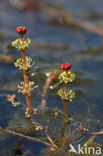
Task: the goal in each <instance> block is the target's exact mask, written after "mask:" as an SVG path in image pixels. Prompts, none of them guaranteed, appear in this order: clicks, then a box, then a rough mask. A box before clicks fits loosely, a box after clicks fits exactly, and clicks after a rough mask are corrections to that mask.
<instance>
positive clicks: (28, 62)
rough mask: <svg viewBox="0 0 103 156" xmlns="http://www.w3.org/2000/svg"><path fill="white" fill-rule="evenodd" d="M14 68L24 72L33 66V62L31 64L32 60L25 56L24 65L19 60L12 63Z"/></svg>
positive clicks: (21, 60)
mask: <svg viewBox="0 0 103 156" xmlns="http://www.w3.org/2000/svg"><path fill="white" fill-rule="evenodd" d="M14 65H15V67H19V69H20V70H23V71H26V70H28V69H30V68H31V67H32V66H34V65H35V62H32V58H31V57H28V56H26V65H25V64H24V63H23V59H21V58H19V59H17V60H16V62H14Z"/></svg>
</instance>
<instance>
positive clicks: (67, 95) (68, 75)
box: [57, 63, 76, 121]
mask: <svg viewBox="0 0 103 156" xmlns="http://www.w3.org/2000/svg"><path fill="white" fill-rule="evenodd" d="M70 68H71V64H69V63H64V64H61V70H62V72H61V73H60V74H59V76H58V79H59V81H60V83H64V84H65V87H64V88H63V89H59V90H58V93H57V94H58V95H59V96H60V97H61V99H62V100H63V101H64V115H65V120H66V121H68V101H72V99H73V98H75V92H73V91H72V90H69V84H70V83H71V82H73V81H74V80H75V77H76V76H75V74H74V73H72V72H71V71H70Z"/></svg>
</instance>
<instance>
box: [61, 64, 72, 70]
mask: <svg viewBox="0 0 103 156" xmlns="http://www.w3.org/2000/svg"><path fill="white" fill-rule="evenodd" d="M70 68H71V64H69V63H64V64H61V69H62V70H69V69H70Z"/></svg>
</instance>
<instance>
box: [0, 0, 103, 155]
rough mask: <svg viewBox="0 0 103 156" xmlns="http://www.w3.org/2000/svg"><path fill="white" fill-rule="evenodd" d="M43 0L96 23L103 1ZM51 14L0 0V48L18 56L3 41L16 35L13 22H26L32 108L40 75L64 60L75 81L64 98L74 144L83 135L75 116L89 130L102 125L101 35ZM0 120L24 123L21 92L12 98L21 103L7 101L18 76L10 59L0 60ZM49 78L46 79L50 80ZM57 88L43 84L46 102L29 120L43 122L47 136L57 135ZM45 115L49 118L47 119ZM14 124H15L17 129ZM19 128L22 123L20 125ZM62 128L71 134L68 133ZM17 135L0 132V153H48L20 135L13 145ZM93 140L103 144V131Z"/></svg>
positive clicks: (60, 121)
mask: <svg viewBox="0 0 103 156" xmlns="http://www.w3.org/2000/svg"><path fill="white" fill-rule="evenodd" d="M44 2H45V3H44V4H46V3H49V4H52V5H56V6H59V7H62V8H64V9H65V10H67V11H68V12H70V14H71V16H73V17H75V18H78V19H83V20H87V21H89V22H93V23H96V24H97V25H98V23H99V25H100V27H102V24H100V22H101V23H102V19H103V9H102V8H103V1H102V0H99V1H98V0H95V1H94V0H91V1H89V0H85V1H81V0H72V1H68V2H67V1H66V0H58V1H57V2H55V1H51V2H48V0H46V1H44ZM52 19H53V17H52V16H51V15H48V13H46V12H43V11H41V10H38V11H37V10H36V9H35V7H34V6H33V5H32V7H27V6H26V7H25V9H24V10H19V9H18V8H15V7H13V6H12V5H11V4H10V1H7V0H5V1H1V2H0V41H1V42H0V54H5V55H7V56H9V55H12V56H16V57H18V56H20V52H17V51H16V50H15V49H13V48H11V47H9V48H8V46H7V43H8V44H10V43H11V42H12V41H13V40H15V39H16V37H18V36H17V34H16V32H15V28H16V27H17V26H18V25H26V26H27V28H28V33H27V36H29V37H30V38H31V40H32V47H31V48H30V49H29V50H28V52H27V55H29V56H31V57H32V58H33V59H34V61H35V62H36V66H35V68H33V73H31V74H30V79H31V80H34V81H35V82H36V83H37V84H38V85H39V88H37V89H36V90H35V94H34V96H32V104H33V107H34V108H40V106H41V100H42V97H41V95H42V91H43V87H44V84H45V81H46V78H47V77H46V74H47V73H48V72H50V71H55V70H56V69H57V68H58V67H59V66H60V64H61V63H62V62H70V63H71V64H72V70H73V71H74V72H75V74H76V75H77V79H76V81H75V83H74V84H73V85H72V86H71V88H72V89H73V90H75V92H76V98H75V100H74V101H73V102H71V103H69V114H70V115H71V117H72V118H73V123H72V124H71V125H70V126H68V128H67V130H66V135H67V137H68V136H69V138H70V140H73V143H74V144H76V141H75V140H77V142H80V143H81V144H82V143H84V142H85V141H86V140H88V135H86V136H79V134H77V129H78V126H79V124H80V122H82V123H84V124H85V126H86V128H87V129H88V130H89V132H97V131H101V130H102V129H103V108H102V103H103V98H102V97H103V95H102V93H103V78H102V77H103V76H102V75H103V46H102V43H103V39H102V37H100V36H99V35H96V34H94V33H92V32H90V31H87V30H84V29H77V28H74V27H73V28H72V27H67V26H66V27H65V26H64V25H62V26H61V25H56V24H52V22H51V21H52ZM0 66H1V68H0V86H1V87H0V88H1V89H0V126H1V127H2V128H7V127H8V128H9V129H10V130H17V131H18V132H21V133H23V134H25V133H26V134H27V132H24V130H25V127H26V126H27V123H26V121H25V117H24V113H25V109H26V103H25V98H24V97H23V96H21V95H17V97H18V100H21V101H22V106H19V107H17V108H14V107H12V105H11V104H10V103H9V102H7V100H6V95H7V94H13V93H16V92H17V88H16V85H17V84H18V83H19V82H20V81H22V80H23V78H22V73H20V72H19V70H18V69H16V68H15V67H14V65H13V64H6V63H3V62H2V63H0ZM54 84H55V81H54V82H53V83H52V84H51V85H54ZM56 91H57V89H54V90H49V91H48V94H47V95H48V97H47V105H46V109H45V110H44V113H41V114H39V115H37V116H35V117H34V118H33V119H32V121H36V122H38V123H39V124H41V125H43V126H45V125H48V132H49V135H50V136H51V137H52V139H57V138H59V137H60V133H61V129H62V127H63V124H64V120H63V119H62V118H56V119H55V118H54V117H53V114H52V113H53V112H52V110H53V108H54V107H58V109H60V110H61V112H63V103H62V101H61V100H60V99H59V98H58V97H57V96H56ZM47 119H48V120H49V123H48V121H47ZM18 127H19V130H18ZM23 128H24V129H23ZM68 132H69V133H70V134H71V135H70V134H68ZM30 135H31V136H35V137H37V138H40V139H42V140H44V141H45V140H46V139H45V135H44V133H43V134H42V133H40V134H39V133H37V134H35V133H33V132H31V134H30ZM18 139H19V142H20V138H19V137H18V136H13V135H10V134H7V133H5V134H4V133H2V134H0V155H5V156H6V155H7V156H9V155H10V156H12V155H17V154H18V155H19V154H21V155H27V156H29V155H30V156H32V155H33V156H34V155H35V156H37V155H40V156H41V155H50V153H49V154H47V153H46V152H48V147H47V146H46V145H44V144H42V143H38V142H35V141H30V140H28V139H25V138H23V139H21V146H20V150H19V151H15V150H14V149H15V148H16V147H17V142H18ZM95 142H96V143H97V144H101V145H103V136H102V135H101V136H96V139H95ZM45 153H46V154H45Z"/></svg>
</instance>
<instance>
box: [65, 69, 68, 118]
mask: <svg viewBox="0 0 103 156" xmlns="http://www.w3.org/2000/svg"><path fill="white" fill-rule="evenodd" d="M66 75H67V77H68V76H69V75H68V70H66ZM68 89H69V88H68V83H66V84H65V91H66V94H68ZM64 114H65V120H66V121H67V120H68V117H69V115H68V101H67V100H64Z"/></svg>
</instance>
